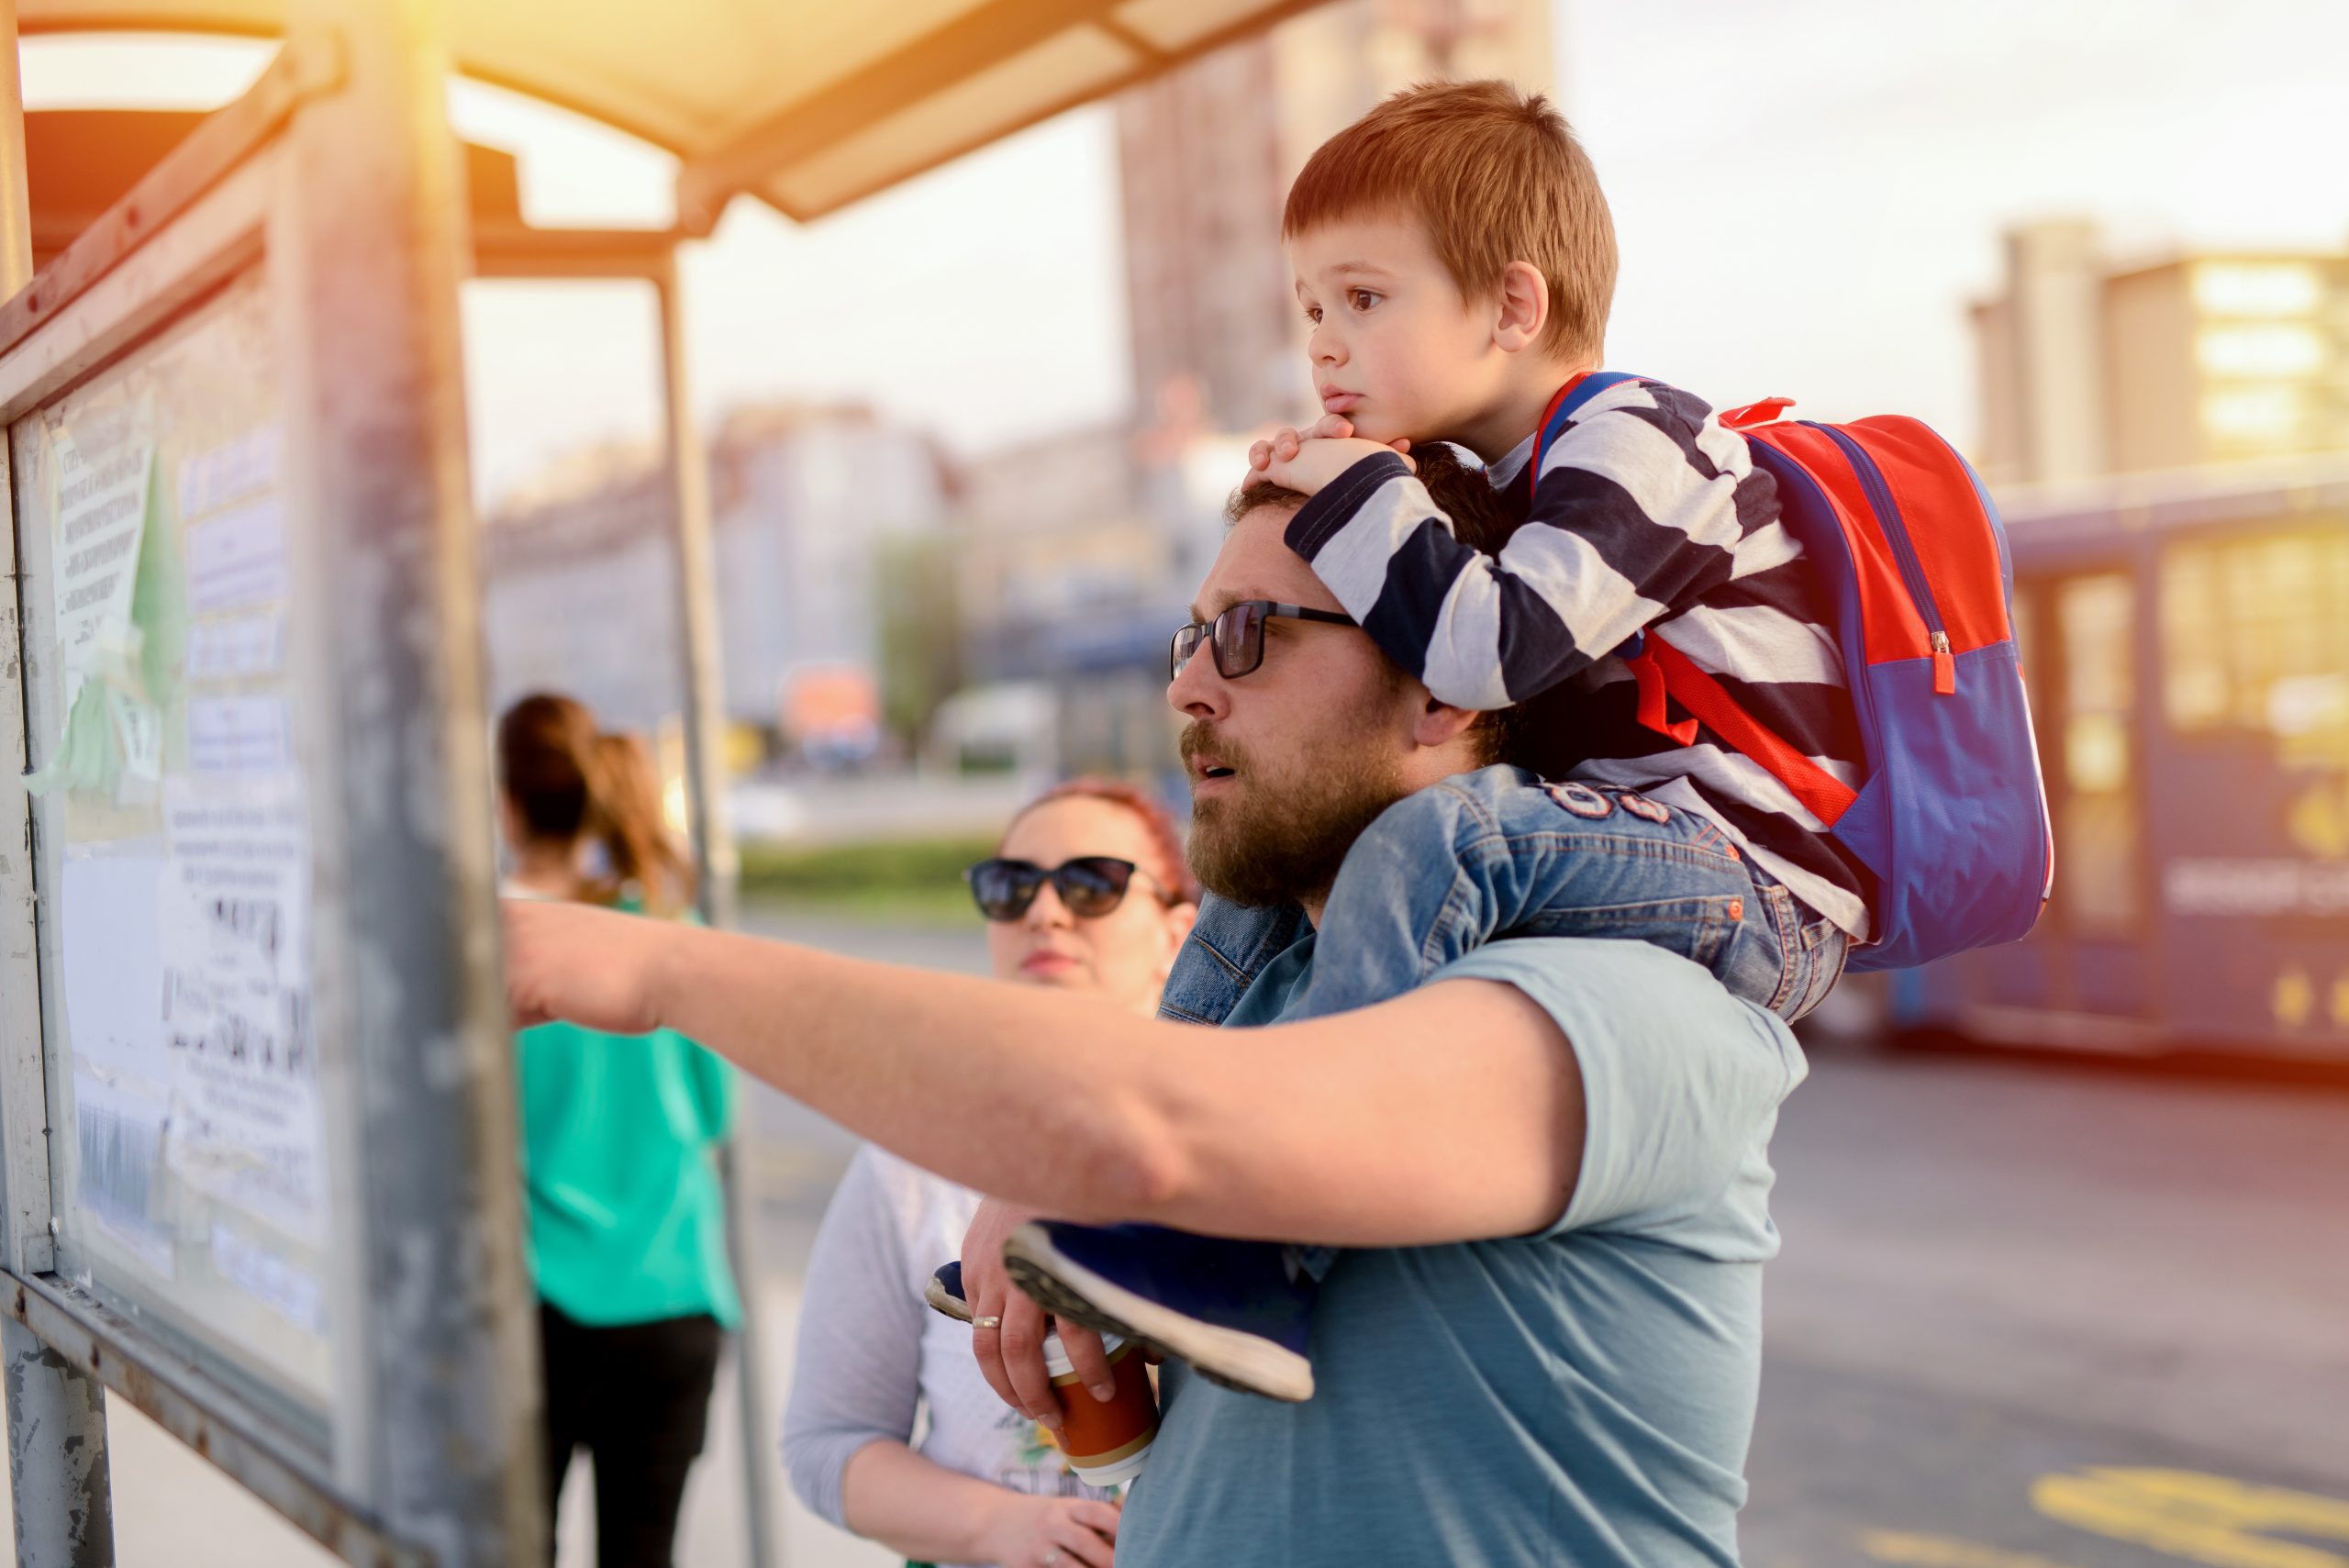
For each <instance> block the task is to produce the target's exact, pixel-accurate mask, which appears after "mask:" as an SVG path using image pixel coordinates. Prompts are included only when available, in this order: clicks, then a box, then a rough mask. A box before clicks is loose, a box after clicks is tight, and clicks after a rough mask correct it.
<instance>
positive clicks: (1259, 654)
mask: <svg viewBox="0 0 2349 1568" xmlns="http://www.w3.org/2000/svg"><path fill="white" fill-rule="evenodd" d="M1275 616H1285V617H1288V618H1289V619H1291V620H1318V621H1326V622H1328V623H1329V624H1330V625H1331V626H1353V625H1355V624H1356V622H1355V620H1354V617H1352V616H1350V615H1343V614H1341V613H1340V612H1338V611H1336V610H1309V609H1307V608H1306V607H1305V606H1302V605H1281V604H1275V603H1274V602H1273V601H1272V600H1270V599H1242V600H1241V601H1240V602H1239V603H1238V604H1236V605H1234V606H1231V607H1230V609H1228V610H1225V611H1224V612H1223V613H1222V614H1221V615H1219V616H1218V617H1215V619H1213V620H1211V621H1197V620H1195V621H1193V622H1192V623H1191V624H1190V625H1188V626H1186V627H1184V628H1182V629H1181V630H1179V631H1177V632H1175V640H1174V642H1173V643H1172V644H1170V645H1169V646H1168V648H1167V650H1166V679H1167V681H1168V682H1169V683H1170V684H1172V683H1173V682H1174V680H1175V678H1176V677H1177V676H1179V675H1181V674H1182V673H1183V666H1185V665H1186V664H1188V663H1189V662H1191V656H1192V655H1193V654H1195V653H1197V652H1198V651H1199V645H1200V644H1201V643H1206V644H1207V645H1208V649H1209V650H1210V651H1212V653H1213V654H1214V657H1215V670H1216V673H1217V674H1219V675H1221V676H1222V677H1223V678H1224V679H1225V680H1227V681H1236V680H1238V679H1239V678H1240V677H1241V676H1242V675H1245V674H1249V673H1252V672H1253V671H1254V670H1255V668H1256V666H1257V665H1259V664H1262V663H1263V662H1264V623H1265V622H1266V621H1268V620H1270V619H1272V618H1273V617H1275Z"/></svg>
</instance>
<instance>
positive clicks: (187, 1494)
mask: <svg viewBox="0 0 2349 1568" xmlns="http://www.w3.org/2000/svg"><path fill="white" fill-rule="evenodd" d="M759 1302H760V1307H761V1309H762V1310H763V1311H764V1312H765V1313H766V1314H767V1322H768V1324H769V1325H770V1329H769V1332H770V1334H771V1336H772V1338H773V1345H772V1348H771V1350H770V1351H769V1354H770V1356H771V1357H772V1359H773V1361H774V1366H773V1368H772V1369H771V1377H770V1381H771V1383H772V1384H773V1387H772V1390H771V1392H770V1394H769V1407H770V1408H771V1409H773V1410H774V1411H776V1412H778V1418H779V1413H780V1411H781V1410H782V1408H783V1395H784V1390H785V1387H786V1386H787V1385H788V1383H789V1380H790V1375H791V1346H792V1338H793V1329H794V1328H795V1326H796V1323H797V1321H798V1312H799V1284H798V1281H797V1280H796V1278H795V1277H789V1276H783V1275H775V1274H769V1275H768V1276H766V1277H765V1278H764V1279H763V1281H762V1283H761V1286H760V1290H759ZM739 1422H740V1418H739V1417H738V1416H737V1415H736V1413H735V1391H734V1385H733V1381H732V1373H731V1368H730V1366H729V1368H728V1369H727V1370H725V1371H723V1372H721V1373H720V1374H719V1381H718V1398H717V1400H716V1401H715V1402H714V1403H713V1405H712V1407H711V1409H710V1423H709V1436H710V1441H709V1447H708V1449H707V1451H706V1452H705V1453H704V1454H703V1456H702V1462H701V1463H700V1464H699V1465H698V1466H696V1469H695V1471H694V1478H693V1482H692V1485H691V1486H690V1487H689V1489H688V1490H687V1492H686V1495H685V1522H684V1526H683V1528H682V1529H681V1530H680V1531H679V1535H678V1542H677V1562H678V1565H679V1568H740V1565H741V1564H743V1563H744V1562H748V1558H747V1557H746V1555H745V1553H744V1550H743V1547H744V1541H745V1539H746V1538H745V1533H744V1520H743V1515H742V1474H743V1473H742V1461H741V1454H742V1448H741V1442H740V1424H739ZM106 1431H107V1436H108V1439H109V1440H110V1444H111V1452H110V1456H109V1457H110V1462H111V1467H112V1479H113V1489H114V1524H115V1544H116V1560H117V1562H119V1563H120V1564H122V1568H331V1565H332V1564H334V1563H336V1562H339V1561H340V1560H339V1559H337V1558H336V1557H334V1556H333V1555H332V1554H331V1553H329V1552H328V1551H326V1550H325V1549H324V1548H322V1547H320V1546H318V1545H317V1544H316V1543H315V1542H313V1541H312V1540H310V1539H309V1538H308V1537H307V1536H306V1535H303V1534H302V1533H301V1532H300V1531H298V1530H296V1529H294V1527H293V1526H291V1525H289V1524H287V1523H286V1522H285V1521H284V1519H282V1518H279V1517H278V1516H277V1515H276V1514H274V1513H273V1512H272V1511H270V1510H269V1509H268V1508H266V1507H263V1506H262V1504H260V1503H259V1502H256V1501H255V1500H254V1499H253V1498H252V1497H251V1496H250V1495H248V1494H247V1493H246V1492H245V1491H244V1490H243V1489H242V1488H241V1487H239V1486H238V1485H236V1484H235V1483H234V1482H231V1481H229V1480H228V1478H227V1477H225V1476H223V1475H222V1474H221V1473H219V1472H217V1471H216V1470H214V1469H213V1468H212V1467H211V1466H210V1465H209V1464H207V1463H206V1462H204V1461H203V1460H200V1459H198V1458H197V1457H196V1456H195V1452H194V1451H193V1450H190V1449H189V1448H187V1447H186V1446H184V1444H182V1443H181V1442H180V1441H179V1440H176V1439H174V1438H173V1437H172V1436H171V1435H170V1434H169V1433H167V1432H165V1431H164V1430H163V1429H161V1427H159V1426H157V1425H155V1423H154V1422H152V1421H150V1420H149V1419H148V1418H146V1417H144V1416H142V1415H140V1414H139V1412H138V1411H137V1410H134V1409H132V1408H131V1407H129V1406H128V1405H126V1404H124V1403H123V1402H122V1401H121V1400H119V1399H117V1398H115V1397H113V1396H111V1395H109V1396H107V1400H106ZM767 1452H768V1455H769V1460H770V1462H772V1463H774V1465H775V1466H776V1467H777V1470H778V1472H779V1471H780V1469H781V1465H782V1460H781V1458H780V1457H779V1456H778V1454H777V1452H776V1450H775V1448H774V1444H773V1442H772V1441H771V1442H770V1444H769V1446H768V1450H767ZM585 1473H586V1472H585V1467H584V1465H574V1466H573V1470H572V1474H571V1485H569V1487H568V1488H567V1489H566V1491H565V1494H564V1496H563V1510H562V1525H561V1530H560V1536H561V1540H560V1546H561V1551H560V1554H559V1556H558V1558H557V1568H592V1565H593V1563H594V1562H595V1555H594V1550H593V1537H594V1533H595V1526H594V1519H593V1515H592V1512H591V1499H590V1497H589V1496H588V1492H587V1488H586V1487H584V1486H583V1485H580V1481H581V1478H582V1477H583V1476H584V1474H585ZM776 1492H777V1493H778V1495H779V1496H782V1497H783V1499H784V1503H785V1510H786V1512H785V1519H784V1528H783V1530H782V1532H781V1533H782V1538H783V1539H782V1540H780V1541H779V1542H778V1543H777V1544H778V1546H779V1548H780V1551H779V1555H778V1563H779V1565H780V1568H891V1565H894V1564H896V1563H898V1562H902V1561H903V1560H902V1559H900V1558H897V1557H896V1556H893V1555H892V1554H891V1553H889V1552H886V1551H883V1550H881V1549H880V1548H879V1547H877V1546H874V1545H873V1544H872V1543H870V1542H868V1541H862V1540H856V1539H854V1538H853V1537H851V1536H848V1535H844V1534H842V1533H841V1531H839V1530H836V1529H832V1528H831V1527H830V1526H829V1525H827V1524H825V1523H824V1522H823V1521H822V1520H820V1519H818V1518H816V1517H815V1516H814V1515H813V1514H810V1513H808V1512H807V1510H806V1509H804V1508H802V1507H799V1506H798V1503H797V1501H796V1499H794V1498H792V1497H791V1496H789V1489H788V1488H787V1487H785V1486H784V1485H782V1481H781V1476H780V1474H779V1473H778V1475H777V1479H776ZM13 1527H14V1521H13V1520H12V1519H10V1518H8V1511H7V1510H6V1508H5V1507H0V1540H5V1542H6V1557H5V1561H8V1562H13V1561H15V1556H16V1542H15V1539H14V1528H13Z"/></svg>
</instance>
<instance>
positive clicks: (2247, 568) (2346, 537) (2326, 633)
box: [2161, 531, 2349, 764]
mask: <svg viewBox="0 0 2349 1568" xmlns="http://www.w3.org/2000/svg"><path fill="white" fill-rule="evenodd" d="M2161 617H2162V706H2163V710H2164V712H2165V715H2166V717H2168V719H2169V723H2170V726H2171V728H2173V729H2175V730H2176V731H2177V732H2178V733H2179V734H2181V735H2193V734H2197V733H2201V732H2205V731H2209V730H2213V729H2221V728H2232V729H2238V730H2248V731H2251V732H2253V733H2255V734H2266V735H2268V736H2271V737H2273V738H2274V740H2276V742H2277V757H2278V760H2279V761H2282V762H2333V763H2336V764H2338V763H2349V534H2344V533H2342V532H2339V531H2329V532H2324V533H2298V534H2273V535H2268V536H2266V537H2263V538H2254V539H2230V540H2226V541H2223V542H2219V543H2210V544H2198V545H2190V546H2185V547H2181V548H2179V549H2176V550H2171V551H2169V552H2168V553H2167V554H2166V555H2165V557H2164V559H2163V562H2162V574H2161Z"/></svg>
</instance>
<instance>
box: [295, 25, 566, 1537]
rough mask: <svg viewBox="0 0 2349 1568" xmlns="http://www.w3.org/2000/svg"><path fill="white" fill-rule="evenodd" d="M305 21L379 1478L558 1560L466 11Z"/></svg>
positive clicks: (328, 888)
mask: <svg viewBox="0 0 2349 1568" xmlns="http://www.w3.org/2000/svg"><path fill="white" fill-rule="evenodd" d="M287 9H288V22H289V31H290V32H292V33H295V34H296V35H300V36H311V35H328V36H331V35H338V34H339V35H340V38H341V39H342V42H343V45H344V50H343V53H344V58H345V61H346V67H347V69H346V72H345V78H344V83H343V86H342V88H341V90H340V91H339V92H336V93H334V94H333V95H330V96H328V97H324V98H320V99H318V100H317V101H315V102H313V103H310V104H307V105H305V106H303V108H302V109H301V111H300V112H299V113H298V114H297V115H296V117H295V121H294V125H293V130H292V137H291V142H290V146H289V149H288V152H289V157H290V169H289V182H288V186H287V191H286V200H287V201H288V202H289V203H290V206H288V207H287V208H286V209H285V211H284V215H283V217H282V220H281V221H280V222H279V223H278V224H276V225H275V226H274V227H273V232H272V234H271V236H270V250H269V258H268V264H269V266H270V268H271V269H272V272H273V284H275V285H276V286H277V287H278V288H279V289H280V290H281V291H282V294H283V299H284V304H283V306H282V308H283V309H284V312H285V316H286V328H285V329H286V331H287V333H288V342H289V350H288V358H289V360H290V361H292V364H293V375H294V380H293V384H292V389H291V391H290V393H289V397H290V399H291V401H292V402H293V403H294V404H295V406H297V407H299V408H301V409H302V410H303V414H302V417H303V420H304V428H305V429H306V432H307V433H308V436H309V438H310V439H308V440H307V441H305V442H299V443H296V444H295V446H294V447H293V449H292V450H291V452H290V454H289V455H290V458H291V472H290V480H291V484H289V490H290V492H291V496H290V504H291V505H292V506H295V507H297V508H299V510H298V511H297V512H296V513H295V515H296V516H299V517H302V518H303V519H304V527H303V528H302V529H301V530H299V532H300V534H301V536H302V539H301V541H300V542H299V543H298V544H297V546H296V548H297V550H301V551H306V552H307V553H306V554H305V555H303V556H300V557H299V558H298V559H297V569H298V570H299V571H300V572H301V573H303V575H304V580H305V581H306V582H308V583H311V584H315V585H316V591H315V592H314V593H311V594H309V595H305V596H304V598H303V600H302V601H301V602H300V603H298V604H297V605H296V606H295V617H296V626H295V635H297V636H299V637H300V638H301V639H303V644H304V645H305V646H308V647H316V648H319V649H322V650H327V651H330V652H329V654H328V657H329V660H330V662H329V663H328V667H327V668H326V669H324V670H322V671H320V672H319V675H320V677H321V678H320V679H319V680H318V681H317V682H316V683H314V684H312V685H311V686H310V687H309V688H308V689H307V690H306V695H305V697H304V699H303V700H304V701H305V703H306V706H305V708H304V709H303V711H302V713H301V715H300V717H301V720H302V721H303V722H304V723H305V724H306V725H307V726H309V727H311V728H312V729H313V731H314V733H315V734H316V735H317V744H316V745H315V746H314V747H313V748H312V750H313V752H314V755H312V756H310V757H308V758H306V759H305V762H306V771H307V772H308V773H309V775H310V777H311V779H312V790H313V795H314V805H313V806H312V809H311V812H310V821H311V831H312V834H313V838H314V840H315V850H316V853H317V862H318V864H319V866H320V868H321V874H320V898H319V906H320V909H321V911H322V914H321V918H322V919H333V920H336V921H338V922H339V924H340V935H341V937H342V939H343V940H341V941H340V942H337V943H324V942H322V943H320V944H319V952H320V956H321V958H322V960H323V959H328V958H331V959H332V960H333V961H334V962H337V963H339V964H340V971H339V972H338V973H330V974H329V973H322V974H321V977H320V979H321V984H320V986H319V996H320V998H321V1006H322V1016H321V1018H320V1019H319V1033H320V1036H321V1038H322V1039H332V1040H340V1041H348V1042H349V1043H348V1050H349V1052H350V1071H351V1072H352V1073H354V1075H355V1077H356V1080H357V1085H356V1086H357V1091H358V1093H357V1096H356V1098H357V1103H358V1105H359V1106H360V1114H361V1118H362V1121H361V1138H362V1147H363V1148H364V1149H365V1150H366V1152H367V1160H366V1168H365V1170H364V1172H363V1173H362V1191H361V1192H360V1194H359V1195H358V1197H359V1201H360V1202H361V1203H362V1204H363V1205H364V1207H365V1209H366V1211H367V1217H368V1222H367V1225H366V1226H365V1228H364V1229H363V1232H362V1235H363V1241H362V1240H361V1239H359V1238H354V1239H353V1240H352V1241H351V1245H352V1246H353V1247H354V1248H359V1247H363V1254H362V1256H361V1257H360V1258H359V1259H358V1260H357V1262H356V1267H357V1268H358V1269H359V1270H360V1271H361V1281H362V1301H363V1306H362V1310H363V1311H364V1312H365V1313H366V1315H367V1318H368V1320H367V1322H366V1323H365V1324H364V1325H363V1326H362V1327H363V1333H362V1327H354V1326H352V1325H349V1324H344V1323H338V1324H337V1326H336V1327H337V1332H338V1333H339V1334H361V1335H362V1338H361V1339H360V1340H356V1341H354V1342H356V1343H358V1344H360V1345H361V1346H362V1352H361V1354H360V1355H359V1356H358V1357H357V1358H356V1359H355V1362H354V1364H353V1366H352V1368H351V1376H353V1377H355V1378H364V1379H365V1380H366V1381H367V1383H368V1384H369V1385H370V1392H371V1395H372V1404H362V1405H361V1406H360V1407H362V1408H368V1409H372V1410H373V1415H374V1420H373V1428H374V1429H373V1431H371V1432H369V1433H367V1434H365V1435H364V1440H365V1441H366V1442H367V1443H368V1444H369V1445H370V1450H371V1451H370V1452H369V1453H368V1455H367V1458H366V1466H367V1469H368V1471H369V1472H370V1473H369V1474H368V1475H367V1476H366V1477H364V1480H365V1482H366V1490H367V1492H368V1493H369V1494H370V1495H372V1496H373V1497H375V1498H376V1499H378V1502H379V1506H380V1507H381V1509H382V1513H383V1517H384V1524H385V1525H386V1526H387V1527H388V1528H389V1529H391V1530H392V1531H394V1532H395V1533H396V1534H397V1535H398V1536H399V1537H400V1538H401V1539H403V1540H410V1541H413V1542H415V1543H416V1544H417V1545H419V1546H421V1547H423V1548H424V1549H425V1550H427V1551H429V1552H431V1553H432V1555H433V1558H434V1560H435V1561H436V1562H439V1563H440V1564H442V1565H443V1568H485V1565H488V1564H508V1563H513V1564H520V1563H531V1562H543V1561H545V1559H546V1552H547V1528H548V1520H547V1517H546V1487H545V1479H544V1477H545V1462H544V1446H545V1436H544V1432H545V1426H544V1418H543V1411H542V1408H541V1404H540V1386H539V1351H538V1314H537V1312H536V1310H535V1308H534V1305H533V1301H534V1298H533V1296H532V1292H531V1289H530V1283H529V1272H528V1266H527V1263H526V1262H525V1247H524V1230H523V1216H522V1201H521V1192H520V1183H519V1182H518V1181H517V1180H516V1179H515V1173H516V1171H517V1169H518V1152H517V1149H516V1141H517V1136H518V1135H517V1131H516V1120H517V1118H516V1107H515V1088H514V1066H513V1053H512V1044H511V1041H512V1028H511V1021H510V1016H509V1015H508V1013H507V1006H506V996H505V986H504V983H503V980H502V977H501V974H500V969H499V962H498V942H497V925H496V911H497V902H496V882H495V872H494V866H493V859H492V853H491V840H492V836H493V828H492V824H491V820H490V799H491V788H490V768H489V747H488V740H489V726H488V721H487V717H486V715H485V714H484V696H483V690H482V687H483V677H482V667H481V666H482V650H481V635H480V623H479V615H480V609H479V606H480V594H479V584H478V581H477V579H476V575H475V566H474V559H473V550H474V539H473V512H472V503H471V499H470V488H471V486H470V482H469V479H468V475H467V471H466V470H467V460H466V450H465V410H464V393H463V374H462V371H463V343H462V329H461V327H460V324H459V318H458V304H457V295H458V283H459V280H460V278H461V277H462V274H463V272H464V270H465V257H466V255H467V253H468V250H469V243H468V236H467V233H466V227H465V217H466V207H465V195H464V172H463V165H462V161H461V159H460V157H459V152H458V146H457V142H456V139H455V137H454V136H453V135H452V134H451V131H450V129H449V119H448V102H447V82H448V78H449V74H450V55H449V48H448V41H447V40H448V32H447V21H448V18H447V14H446V11H447V6H446V0H293V3H292V4H291V5H290V6H288V8H287ZM328 981H332V982H335V984H327V982H328ZM328 1006H331V1008H332V1009H333V1010H334V1011H333V1016H331V1017H328V1016H324V1009H325V1008H326V1007H328ZM338 1435H339V1440H340V1437H341V1436H342V1435H343V1434H338ZM359 1440H360V1439H359V1437H358V1436H357V1435H352V1436H351V1441H352V1442H357V1441H359Z"/></svg>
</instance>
